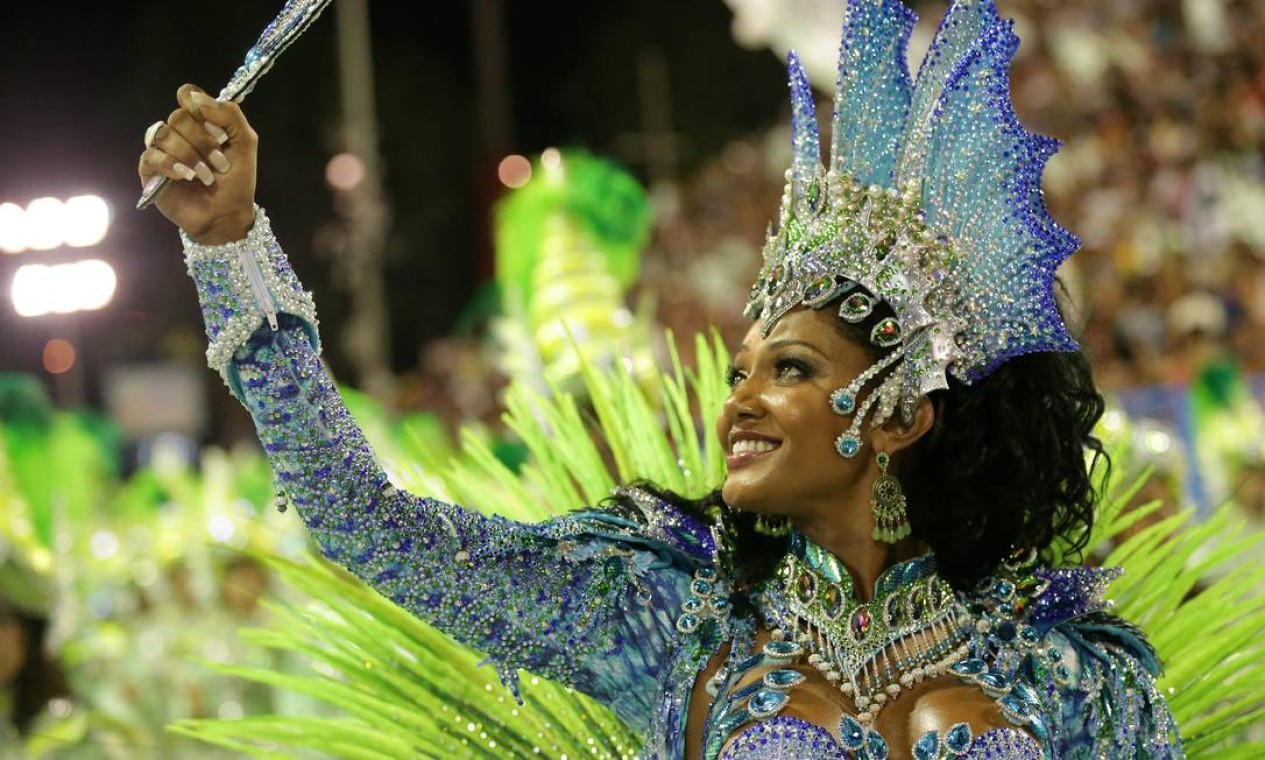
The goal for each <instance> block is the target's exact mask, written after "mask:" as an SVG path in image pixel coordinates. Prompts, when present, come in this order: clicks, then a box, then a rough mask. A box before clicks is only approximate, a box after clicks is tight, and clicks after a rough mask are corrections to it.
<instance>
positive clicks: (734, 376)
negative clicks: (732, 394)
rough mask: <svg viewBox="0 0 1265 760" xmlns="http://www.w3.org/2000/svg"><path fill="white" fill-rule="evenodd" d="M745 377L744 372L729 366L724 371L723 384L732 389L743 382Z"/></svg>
mask: <svg viewBox="0 0 1265 760" xmlns="http://www.w3.org/2000/svg"><path fill="white" fill-rule="evenodd" d="M746 377H747V373H746V372H743V371H742V370H740V369H738V368H737V367H735V366H733V365H730V366H729V369H728V370H726V371H725V384H726V385H728V386H729V387H730V388H731V389H732V388H734V387H736V386H737V385H738V383H741V382H742V381H743V380H745V379H746Z"/></svg>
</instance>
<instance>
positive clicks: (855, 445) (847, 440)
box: [835, 435, 861, 459]
mask: <svg viewBox="0 0 1265 760" xmlns="http://www.w3.org/2000/svg"><path fill="white" fill-rule="evenodd" d="M835 449H836V450H837V451H838V452H839V455H840V456H843V457H845V458H848V459H851V458H852V457H854V456H856V454H857V452H858V451H860V450H861V441H860V439H858V438H855V437H853V436H847V435H845V436H842V437H841V438H839V440H837V441H835Z"/></svg>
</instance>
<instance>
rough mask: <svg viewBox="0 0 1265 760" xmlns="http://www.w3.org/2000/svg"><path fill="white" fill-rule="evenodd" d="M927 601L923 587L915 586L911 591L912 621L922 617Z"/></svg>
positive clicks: (910, 609) (910, 613) (910, 617)
mask: <svg viewBox="0 0 1265 760" xmlns="http://www.w3.org/2000/svg"><path fill="white" fill-rule="evenodd" d="M926 609H927V608H926V602H925V600H924V598H923V593H922V587H920V586H914V588H913V589H912V590H911V591H910V592H909V619H910V620H911V621H914V620H918V619H919V618H921V617H922V613H923V612H925V611H926Z"/></svg>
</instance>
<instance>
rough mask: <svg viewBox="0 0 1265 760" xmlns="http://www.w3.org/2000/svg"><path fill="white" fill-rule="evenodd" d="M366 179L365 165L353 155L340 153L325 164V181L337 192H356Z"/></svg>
mask: <svg viewBox="0 0 1265 760" xmlns="http://www.w3.org/2000/svg"><path fill="white" fill-rule="evenodd" d="M364 179H365V163H364V161H361V160H360V157H359V156H357V155H355V154H352V153H339V154H338V155H336V156H334V157H333V158H331V159H330V160H329V163H327V164H325V181H326V182H327V183H328V184H329V186H330V187H332V188H333V189H335V190H339V191H342V192H349V191H351V190H355V189H356V188H357V187H358V186H359V185H360V183H361V182H363V181H364Z"/></svg>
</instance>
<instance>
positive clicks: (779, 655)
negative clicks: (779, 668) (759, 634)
mask: <svg viewBox="0 0 1265 760" xmlns="http://www.w3.org/2000/svg"><path fill="white" fill-rule="evenodd" d="M803 653H804V648H803V647H802V646H800V645H799V644H797V643H795V642H794V641H770V642H768V643H767V644H765V645H764V656H765V657H768V658H769V659H770V660H773V661H774V663H775V664H777V661H782V662H789V661H791V660H793V659H795V658H796V657H799V656H800V655H801V654H803Z"/></svg>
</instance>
